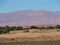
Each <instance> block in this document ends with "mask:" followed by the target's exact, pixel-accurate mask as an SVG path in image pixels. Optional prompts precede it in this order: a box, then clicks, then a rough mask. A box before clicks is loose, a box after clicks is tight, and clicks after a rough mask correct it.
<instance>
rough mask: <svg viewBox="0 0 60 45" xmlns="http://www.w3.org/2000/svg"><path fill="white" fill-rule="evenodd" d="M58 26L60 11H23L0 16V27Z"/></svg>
mask: <svg viewBox="0 0 60 45" xmlns="http://www.w3.org/2000/svg"><path fill="white" fill-rule="evenodd" d="M55 24H60V11H56V12H51V11H44V10H25V11H16V12H11V13H3V14H0V25H3V26H4V25H10V26H11V25H14V26H19V25H21V26H25V25H55Z"/></svg>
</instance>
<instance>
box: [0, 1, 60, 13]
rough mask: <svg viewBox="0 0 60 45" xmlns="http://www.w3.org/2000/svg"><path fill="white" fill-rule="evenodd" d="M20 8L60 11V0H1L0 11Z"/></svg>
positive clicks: (6, 11)
mask: <svg viewBox="0 0 60 45" xmlns="http://www.w3.org/2000/svg"><path fill="white" fill-rule="evenodd" d="M19 10H47V11H60V0H0V13H8V12H14V11H19Z"/></svg>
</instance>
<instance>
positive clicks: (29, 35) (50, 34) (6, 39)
mask: <svg viewBox="0 0 60 45" xmlns="http://www.w3.org/2000/svg"><path fill="white" fill-rule="evenodd" d="M59 40H60V30H59V29H50V30H46V29H43V30H38V29H29V31H28V32H27V30H21V31H11V32H10V33H9V34H1V35H0V44H1V45H2V44H4V43H6V44H7V45H9V44H8V43H10V44H12V45H14V42H16V45H19V44H21V45H24V44H25V45H28V44H29V43H31V44H33V45H37V44H38V45H39V44H42V45H44V44H45V42H46V44H45V45H48V44H50V43H52V44H53V45H55V44H54V43H55V42H56V45H58V44H60V43H59V42H60V41H59ZM54 41H55V42H54ZM12 42H13V43H12ZM19 42H20V43H19ZM47 42H48V43H47ZM18 43H19V44H18ZM35 43H36V44H35ZM52 44H50V45H52Z"/></svg>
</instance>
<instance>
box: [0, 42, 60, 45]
mask: <svg viewBox="0 0 60 45" xmlns="http://www.w3.org/2000/svg"><path fill="white" fill-rule="evenodd" d="M0 45H60V41H47V42H10V43H0Z"/></svg>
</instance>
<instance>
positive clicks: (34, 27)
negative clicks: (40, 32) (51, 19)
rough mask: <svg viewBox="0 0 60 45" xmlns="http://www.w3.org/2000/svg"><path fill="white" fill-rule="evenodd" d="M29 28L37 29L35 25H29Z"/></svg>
mask: <svg viewBox="0 0 60 45" xmlns="http://www.w3.org/2000/svg"><path fill="white" fill-rule="evenodd" d="M30 29H38V27H37V26H30Z"/></svg>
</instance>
